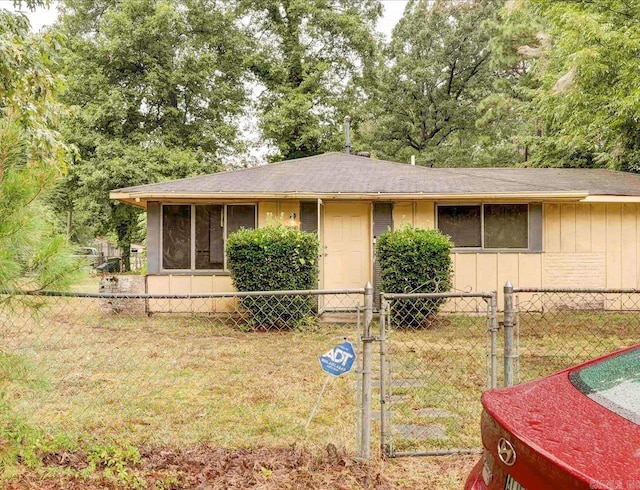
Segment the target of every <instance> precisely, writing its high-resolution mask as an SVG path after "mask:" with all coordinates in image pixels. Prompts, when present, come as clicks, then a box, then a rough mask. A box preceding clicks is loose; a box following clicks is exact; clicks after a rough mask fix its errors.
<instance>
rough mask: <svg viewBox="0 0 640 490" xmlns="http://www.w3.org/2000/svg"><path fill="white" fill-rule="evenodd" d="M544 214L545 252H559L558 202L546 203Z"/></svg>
mask: <svg viewBox="0 0 640 490" xmlns="http://www.w3.org/2000/svg"><path fill="white" fill-rule="evenodd" d="M544 215H545V247H544V251H545V252H560V250H561V245H560V243H561V242H560V204H546V205H545V208H544Z"/></svg>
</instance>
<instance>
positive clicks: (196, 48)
mask: <svg viewBox="0 0 640 490" xmlns="http://www.w3.org/2000/svg"><path fill="white" fill-rule="evenodd" d="M59 28H60V29H61V30H62V32H64V33H65V35H66V36H67V38H68V42H67V45H66V50H65V53H64V60H63V64H62V71H63V72H64V74H65V75H66V77H67V80H68V85H69V86H68V90H67V91H66V93H65V95H64V99H63V100H64V102H65V103H67V104H68V105H70V106H74V107H75V108H76V112H75V115H74V117H72V118H70V119H69V120H68V121H67V123H66V125H65V130H64V131H65V134H66V136H67V138H68V139H69V141H70V142H72V143H73V144H74V145H76V147H77V148H78V158H77V159H75V161H74V162H73V165H72V167H71V169H70V170H71V171H70V173H69V177H68V178H67V181H66V184H65V186H64V187H63V189H62V192H61V193H60V194H59V200H58V203H59V207H58V209H59V211H61V212H69V211H72V210H77V212H76V214H75V218H74V226H75V227H76V228H77V229H82V228H83V225H84V228H85V229H86V228H87V227H88V228H89V229H91V230H92V232H93V234H98V233H107V232H115V233H116V235H117V239H118V245H119V246H120V247H121V248H122V250H123V253H124V260H125V266H128V254H129V246H130V243H131V242H132V241H133V240H135V239H138V238H140V236H139V234H138V227H137V223H138V214H139V211H138V210H136V209H134V208H132V207H131V206H128V205H123V204H120V203H116V202H112V201H110V200H109V190H111V189H115V188H121V187H127V186H132V185H138V184H145V183H150V182H154V181H159V180H163V179H173V178H182V177H187V176H191V175H196V174H201V173H208V172H213V171H216V170H219V169H220V168H221V157H222V156H224V155H227V154H230V153H233V152H235V151H236V150H237V149H238V145H237V121H236V119H237V117H238V115H239V114H240V112H241V110H242V108H243V104H244V101H245V89H244V85H243V75H244V73H243V65H242V63H241V60H242V59H243V58H244V52H243V45H244V43H243V39H244V38H243V36H242V34H241V33H240V32H239V30H238V29H237V27H236V23H235V16H234V13H233V12H232V11H231V10H230V9H228V8H226V7H225V6H224V4H222V3H220V2H216V1H214V0H122V1H117V2H116V1H113V0H99V1H94V0H68V1H66V2H64V3H63V6H62V15H61V18H60V26H59ZM70 205H71V206H72V207H73V209H69V208H68V207H69V206H70ZM65 206H66V207H67V209H64V208H65Z"/></svg>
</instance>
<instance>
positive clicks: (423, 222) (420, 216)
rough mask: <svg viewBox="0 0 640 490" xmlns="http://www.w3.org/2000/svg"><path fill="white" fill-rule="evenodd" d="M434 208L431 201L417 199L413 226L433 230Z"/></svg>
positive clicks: (434, 223)
mask: <svg viewBox="0 0 640 490" xmlns="http://www.w3.org/2000/svg"><path fill="white" fill-rule="evenodd" d="M435 209H436V206H435V203H434V202H433V201H417V202H416V208H415V221H414V224H413V226H415V227H416V228H422V229H424V230H433V229H434V228H435V227H436V222H435V219H436V218H435V212H436V211H435Z"/></svg>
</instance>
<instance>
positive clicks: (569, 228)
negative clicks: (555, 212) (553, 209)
mask: <svg viewBox="0 0 640 490" xmlns="http://www.w3.org/2000/svg"><path fill="white" fill-rule="evenodd" d="M560 251H561V252H575V251H576V205H575V204H563V205H562V206H561V208H560Z"/></svg>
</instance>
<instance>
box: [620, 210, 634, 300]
mask: <svg viewBox="0 0 640 490" xmlns="http://www.w3.org/2000/svg"><path fill="white" fill-rule="evenodd" d="M636 208H637V206H636V205H635V204H624V205H623V206H622V230H621V231H622V236H621V245H622V255H621V257H620V261H621V267H622V287H623V288H627V289H629V288H635V287H636V277H637V275H638V264H637V250H638V244H637V242H636V237H637V212H636Z"/></svg>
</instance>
